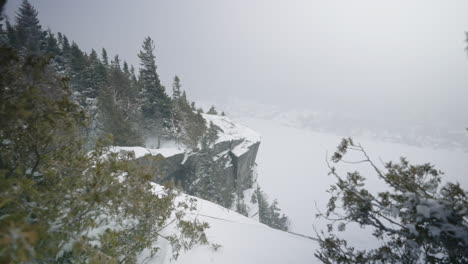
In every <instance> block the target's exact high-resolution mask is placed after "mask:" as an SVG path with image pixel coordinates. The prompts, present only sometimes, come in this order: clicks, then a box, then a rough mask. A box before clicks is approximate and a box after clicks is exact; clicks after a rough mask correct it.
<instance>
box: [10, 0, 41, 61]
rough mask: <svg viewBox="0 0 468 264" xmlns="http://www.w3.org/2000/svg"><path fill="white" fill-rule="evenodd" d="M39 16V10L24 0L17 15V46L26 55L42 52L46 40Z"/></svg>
mask: <svg viewBox="0 0 468 264" xmlns="http://www.w3.org/2000/svg"><path fill="white" fill-rule="evenodd" d="M37 15H38V12H37V10H36V9H35V8H34V7H33V6H32V5H31V4H30V3H29V2H28V1H27V0H23V2H22V3H21V6H20V8H19V10H18V12H17V13H16V34H17V42H16V44H17V45H18V47H19V48H20V49H21V50H22V52H24V53H25V54H39V53H40V52H41V46H42V44H43V43H42V42H43V40H44V38H43V31H42V28H41V25H40V24H39V19H38V18H37Z"/></svg>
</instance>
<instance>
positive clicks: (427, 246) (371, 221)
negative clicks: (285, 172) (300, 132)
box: [315, 138, 468, 264]
mask: <svg viewBox="0 0 468 264" xmlns="http://www.w3.org/2000/svg"><path fill="white" fill-rule="evenodd" d="M349 152H354V153H353V154H358V155H359V156H361V157H362V158H360V159H359V160H356V161H353V160H349V159H348V160H345V159H344V157H345V156H346V155H348V154H349ZM353 157H356V156H354V155H353ZM331 160H332V162H334V163H336V164H338V163H346V164H353V163H354V164H357V163H359V164H361V165H362V164H367V165H368V166H369V167H370V168H371V170H370V171H372V172H374V173H375V175H376V177H378V178H379V179H380V180H381V181H382V182H383V183H384V184H385V185H386V186H387V187H388V188H387V189H386V190H383V191H380V192H373V191H372V190H370V189H367V188H366V184H365V181H366V178H365V177H363V176H362V175H361V173H360V172H358V171H354V172H348V173H347V174H346V176H342V175H341V174H340V173H339V172H338V170H337V168H335V167H332V166H331V165H329V168H330V173H329V174H330V175H332V176H333V177H334V178H335V179H336V184H333V185H332V186H331V187H330V190H329V191H328V193H330V195H331V197H330V199H329V202H328V204H327V210H326V212H325V213H320V214H319V215H318V216H319V217H324V218H325V219H327V220H329V221H330V224H329V225H328V232H327V234H325V233H324V232H323V231H322V233H321V234H318V241H319V245H320V249H319V250H318V251H317V252H316V254H315V255H316V257H317V258H318V259H320V260H321V261H322V262H324V263H350V264H351V263H460V264H461V263H468V223H467V217H468V210H467V208H468V195H467V192H466V191H465V190H463V189H462V188H461V186H460V184H458V183H457V184H454V183H450V182H448V183H445V184H444V186H440V184H441V172H440V171H438V170H436V169H435V168H434V166H433V165H431V164H429V163H426V164H421V165H412V164H410V163H409V162H408V161H407V160H406V159H405V158H401V159H400V162H397V163H394V162H387V163H385V164H384V169H380V168H379V167H378V166H377V165H376V164H375V163H374V162H373V161H372V160H371V159H370V158H369V155H368V154H367V152H366V151H365V150H364V148H363V147H362V146H361V145H360V144H357V143H355V142H354V141H353V140H352V139H351V138H345V139H343V140H342V142H341V144H340V145H339V146H338V148H337V151H336V152H335V153H334V155H333V156H332V158H331ZM350 223H354V224H358V225H359V226H360V227H363V228H369V229H370V230H373V232H372V236H373V238H374V239H375V247H373V248H367V249H356V248H354V247H352V246H350V245H349V244H350V243H349V242H348V241H346V240H345V239H342V238H339V236H338V235H337V234H336V233H335V228H337V230H338V231H339V232H340V231H344V230H345V229H346V227H347V225H349V224H350Z"/></svg>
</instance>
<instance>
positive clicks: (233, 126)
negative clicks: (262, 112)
mask: <svg viewBox="0 0 468 264" xmlns="http://www.w3.org/2000/svg"><path fill="white" fill-rule="evenodd" d="M203 117H204V118H205V119H206V121H207V122H208V123H209V122H213V124H215V125H216V126H218V127H219V128H220V129H221V130H222V132H221V133H218V136H219V137H218V139H217V141H216V143H218V142H223V141H232V140H244V141H245V142H248V143H251V144H252V143H257V142H260V141H261V139H262V138H261V136H260V135H259V134H258V133H257V132H255V131H253V130H252V129H250V128H248V127H246V126H244V125H241V124H239V123H237V122H233V121H232V120H231V119H229V118H228V117H226V116H219V115H208V114H203Z"/></svg>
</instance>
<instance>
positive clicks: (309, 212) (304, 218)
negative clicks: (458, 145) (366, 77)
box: [235, 117, 468, 248]
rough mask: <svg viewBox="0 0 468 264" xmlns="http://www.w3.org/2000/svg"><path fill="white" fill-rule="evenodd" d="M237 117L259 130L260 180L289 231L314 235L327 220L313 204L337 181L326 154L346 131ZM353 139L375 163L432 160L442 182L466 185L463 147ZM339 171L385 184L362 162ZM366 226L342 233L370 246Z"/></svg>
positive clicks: (467, 156) (376, 187) (378, 186)
mask: <svg viewBox="0 0 468 264" xmlns="http://www.w3.org/2000/svg"><path fill="white" fill-rule="evenodd" d="M237 119H239V120H240V121H241V122H242V123H244V124H246V125H248V126H250V127H251V128H252V129H255V130H256V131H259V132H260V133H261V134H262V145H261V147H260V148H259V152H258V155H257V161H256V162H257V164H258V174H259V176H258V183H259V185H260V186H261V187H262V190H263V191H264V192H265V193H267V194H268V196H269V197H271V198H277V199H278V202H279V207H280V208H281V209H282V210H283V211H284V213H286V215H287V216H288V217H289V218H290V220H291V231H293V232H298V233H301V234H306V235H309V236H314V235H315V231H314V226H315V228H316V229H317V230H326V224H327V223H328V222H327V221H325V220H323V219H316V218H315V214H316V213H317V208H318V209H320V210H321V211H322V212H324V211H325V206H326V203H327V202H328V198H329V197H330V195H329V194H328V193H327V192H326V191H327V190H328V188H329V186H330V185H331V184H332V183H334V182H335V181H334V179H333V177H331V176H328V175H327V173H328V167H327V164H326V162H325V158H326V155H327V153H328V156H330V155H331V154H332V153H333V151H335V150H336V146H337V145H338V144H339V143H340V141H341V138H342V137H345V136H347V135H341V136H339V135H331V134H326V133H319V132H313V131H311V130H310V129H308V128H296V127H290V126H286V125H284V124H283V123H282V122H278V121H277V120H271V119H267V118H252V117H238V118H237ZM237 119H235V120H236V121H237ZM355 142H360V143H361V144H362V145H363V146H364V147H365V148H366V150H367V152H368V153H369V155H371V158H372V159H373V160H375V161H376V163H377V165H379V166H381V162H380V160H382V161H390V160H393V161H397V160H398V159H399V157H400V156H405V157H407V158H408V160H409V161H410V162H411V163H425V162H431V163H432V164H434V165H435V166H436V168H437V169H440V170H442V171H443V172H445V174H444V175H443V176H442V181H443V182H447V181H451V182H459V183H460V185H461V187H462V188H464V189H465V190H466V189H468V178H467V177H465V176H464V175H466V174H467V172H468V166H467V162H466V161H467V160H468V153H466V152H464V151H462V150H453V149H452V150H450V149H435V148H429V147H426V148H422V147H416V146H409V145H403V144H397V143H389V142H382V141H376V140H368V139H361V138H355ZM338 170H339V172H340V173H342V174H343V173H345V172H347V171H354V170H358V171H361V172H362V174H363V176H364V177H366V178H367V180H366V183H367V184H368V186H370V189H372V190H373V191H380V190H382V189H383V188H384V187H385V184H383V183H382V182H381V181H379V180H377V179H376V177H375V173H373V172H372V171H371V170H370V169H369V168H368V167H365V166H362V164H358V165H349V166H347V165H345V166H340V167H339V168H338ZM315 203H317V206H316V205H315ZM421 209H423V208H421ZM431 210H432V209H431ZM421 212H422V211H421ZM365 231H367V230H362V229H360V228H359V226H352V225H351V226H347V228H346V232H344V233H343V234H342V235H343V237H344V238H346V239H351V240H353V241H355V244H356V245H359V246H362V247H372V248H373V247H374V244H373V241H372V240H370V239H369V237H368V236H367V235H365V234H366V232H365ZM435 231H436V230H435ZM367 233H369V232H367Z"/></svg>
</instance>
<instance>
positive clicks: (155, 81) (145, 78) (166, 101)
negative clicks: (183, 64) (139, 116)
mask: <svg viewBox="0 0 468 264" xmlns="http://www.w3.org/2000/svg"><path fill="white" fill-rule="evenodd" d="M154 48H155V47H154V43H153V40H152V39H151V38H150V37H146V39H145V40H144V41H143V46H142V50H141V51H140V53H139V54H138V58H140V65H141V69H140V82H141V85H142V88H143V92H142V96H143V97H142V98H143V105H142V112H143V116H144V117H145V118H147V119H148V120H153V121H154V122H153V124H151V125H152V126H153V127H154V128H156V129H158V130H162V129H163V128H164V126H165V124H164V121H165V119H169V118H170V114H171V101H170V98H169V96H168V95H167V94H166V91H165V89H164V87H163V86H162V85H161V82H160V80H159V76H158V74H157V72H156V61H155V58H156V57H155V55H154ZM159 132H160V131H159Z"/></svg>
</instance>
